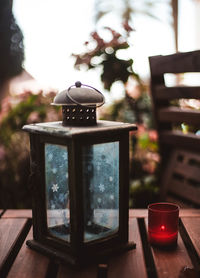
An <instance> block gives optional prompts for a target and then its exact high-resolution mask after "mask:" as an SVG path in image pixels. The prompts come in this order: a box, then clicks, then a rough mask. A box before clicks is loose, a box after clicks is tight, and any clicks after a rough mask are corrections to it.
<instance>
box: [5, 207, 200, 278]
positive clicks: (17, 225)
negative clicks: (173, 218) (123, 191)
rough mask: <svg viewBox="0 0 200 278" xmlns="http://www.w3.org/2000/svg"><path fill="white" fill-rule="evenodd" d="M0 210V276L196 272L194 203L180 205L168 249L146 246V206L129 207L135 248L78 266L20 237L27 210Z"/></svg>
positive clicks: (199, 263) (198, 219)
mask: <svg viewBox="0 0 200 278" xmlns="http://www.w3.org/2000/svg"><path fill="white" fill-rule="evenodd" d="M0 216H1V218H0V277H1V278H4V277H8V278H32V277H33V278H49V277H52V278H54V277H56V278H65V277H66V278H71V277H73V278H76V277H80V278H92V277H98V278H100V277H108V278H118V277H119V278H131V277H135V278H147V277H148V278H150V277H152V278H157V277H162V278H165V277H166V278H176V277H200V209H199V210H196V209H182V210H181V211H180V228H179V237H178V247H177V249H176V250H173V251H164V250H158V249H155V248H152V247H150V246H149V244H148V241H147V234H146V225H147V210H142V209H136V210H130V213H129V238H130V241H135V242H136V244H137V247H136V249H135V250H131V251H128V252H126V253H124V254H122V255H118V256H116V257H114V258H112V259H110V260H109V262H108V264H107V265H106V264H101V265H91V266H90V267H88V268H85V269H82V270H81V271H80V270H79V271H75V270H73V269H71V268H70V267H69V266H62V265H58V264H57V263H55V262H53V261H52V260H50V259H48V258H47V257H44V256H43V255H41V254H39V253H37V252H35V251H33V250H31V249H29V248H28V247H27V246H26V243H25V242H26V240H27V239H31V238H32V224H31V216H32V214H31V211H30V210H6V211H3V210H0ZM197 273H198V274H197ZM186 274H189V276H187V275H186ZM191 274H192V275H193V276H191Z"/></svg>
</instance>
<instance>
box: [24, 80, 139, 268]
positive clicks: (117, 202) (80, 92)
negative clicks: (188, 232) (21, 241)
mask: <svg viewBox="0 0 200 278" xmlns="http://www.w3.org/2000/svg"><path fill="white" fill-rule="evenodd" d="M103 103H104V97H103V95H102V94H101V93H100V92H99V91H98V90H96V89H94V88H92V87H90V86H86V85H82V84H81V83H80V82H76V84H75V86H71V87H70V88H69V89H68V90H64V91H62V92H61V93H59V94H58V95H57V96H56V97H55V99H54V103H53V104H54V105H62V112H63V122H49V123H37V124H31V125H26V126H24V127H23V129H24V130H25V131H28V132H29V134H30V148H31V179H30V180H31V185H30V187H31V189H32V196H33V198H32V199H33V202H32V203H33V204H32V210H33V240H29V241H27V245H28V246H29V247H30V248H32V249H34V250H37V251H39V252H42V253H43V254H46V255H48V256H50V257H51V258H54V259H56V260H59V261H62V262H64V263H70V264H72V265H75V266H77V265H85V264H87V263H89V262H92V261H94V260H98V259H100V258H102V257H105V256H110V255H112V254H116V253H117V252H121V251H122V250H127V249H131V248H133V247H135V244H134V243H129V242H128V198H129V194H128V191H129V131H131V130H136V126H135V125H133V124H127V123H119V122H111V121H96V107H98V106H100V105H102V104H103Z"/></svg>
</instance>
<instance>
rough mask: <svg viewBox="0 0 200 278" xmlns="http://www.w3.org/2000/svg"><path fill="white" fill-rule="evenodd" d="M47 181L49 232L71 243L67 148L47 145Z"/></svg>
mask: <svg viewBox="0 0 200 278" xmlns="http://www.w3.org/2000/svg"><path fill="white" fill-rule="evenodd" d="M45 180H46V206H47V226H48V230H49V232H50V234H52V235H53V236H55V237H58V238H60V239H63V240H66V241H70V232H69V231H70V213H69V185H68V151H67V147H65V146H60V145H53V144H45Z"/></svg>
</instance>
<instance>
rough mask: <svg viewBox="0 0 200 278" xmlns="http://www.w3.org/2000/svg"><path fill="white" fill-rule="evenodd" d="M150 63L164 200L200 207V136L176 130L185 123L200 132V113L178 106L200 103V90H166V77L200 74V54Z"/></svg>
mask: <svg viewBox="0 0 200 278" xmlns="http://www.w3.org/2000/svg"><path fill="white" fill-rule="evenodd" d="M149 63H150V72H151V95H152V102H153V112H154V118H155V123H156V128H157V131H158V137H159V146H160V155H161V176H160V193H161V199H162V200H165V199H166V195H167V193H169V192H170V193H173V194H176V195H177V196H179V197H181V198H183V199H185V200H188V201H190V202H192V203H193V204H195V205H197V206H200V135H197V134H195V133H192V132H188V133H187V132H185V133H183V131H182V130H181V129H179V130H178V129H177V127H180V126H181V124H183V123H184V124H187V125H189V126H191V127H193V129H194V130H195V128H196V130H197V129H199V130H200V109H199V110H194V109H189V108H182V107H180V105H178V104H179V103H180V100H181V99H200V86H180V85H177V86H173V87H167V86H166V83H165V78H164V75H165V74H166V73H172V74H180V73H189V72H190V73H191V72H200V51H192V52H186V53H176V54H172V55H167V56H153V57H149ZM199 83H200V80H199Z"/></svg>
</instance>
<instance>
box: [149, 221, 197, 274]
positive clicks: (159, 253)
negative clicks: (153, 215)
mask: <svg viewBox="0 0 200 278" xmlns="http://www.w3.org/2000/svg"><path fill="white" fill-rule="evenodd" d="M145 224H146V227H147V225H148V223H147V219H146V221H145ZM151 250H152V254H153V258H154V262H155V266H156V270H157V274H158V278H169V277H173V278H175V277H177V278H178V277H179V275H180V273H181V271H182V270H183V268H184V267H189V268H193V265H192V262H191V260H190V258H189V256H188V254H187V250H186V248H185V245H184V243H183V240H182V239H181V236H180V234H179V235H178V246H177V248H176V249H174V250H166V251H165V250H163V249H158V248H155V247H152V248H151Z"/></svg>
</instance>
